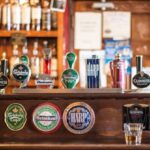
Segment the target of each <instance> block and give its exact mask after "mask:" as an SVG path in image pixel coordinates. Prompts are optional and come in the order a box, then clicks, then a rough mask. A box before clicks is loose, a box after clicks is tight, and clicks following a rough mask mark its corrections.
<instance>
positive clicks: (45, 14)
mask: <svg viewBox="0 0 150 150" xmlns="http://www.w3.org/2000/svg"><path fill="white" fill-rule="evenodd" d="M42 30H48V31H49V30H51V11H50V2H49V1H48V0H44V1H43V8H42Z"/></svg>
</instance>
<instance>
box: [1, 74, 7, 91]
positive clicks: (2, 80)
mask: <svg viewBox="0 0 150 150" xmlns="http://www.w3.org/2000/svg"><path fill="white" fill-rule="evenodd" d="M7 85H8V78H7V77H6V76H4V75H2V74H0V89H4V88H5V87H7Z"/></svg>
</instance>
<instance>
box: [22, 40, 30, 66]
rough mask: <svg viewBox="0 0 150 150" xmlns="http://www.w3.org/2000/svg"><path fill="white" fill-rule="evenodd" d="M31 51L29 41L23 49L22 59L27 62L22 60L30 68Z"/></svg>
mask: <svg viewBox="0 0 150 150" xmlns="http://www.w3.org/2000/svg"><path fill="white" fill-rule="evenodd" d="M28 52H29V50H28V43H27V41H26V42H25V43H24V46H23V47H22V56H24V57H22V58H25V60H22V62H23V63H25V64H26V65H29V66H30V61H29V57H28V56H29V54H28Z"/></svg>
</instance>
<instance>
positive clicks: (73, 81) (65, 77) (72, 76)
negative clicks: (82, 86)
mask: <svg viewBox="0 0 150 150" xmlns="http://www.w3.org/2000/svg"><path fill="white" fill-rule="evenodd" d="M78 82H79V74H78V73H77V72H76V71H75V70H73V69H67V70H65V71H64V72H63V74H62V83H63V84H64V86H65V87H66V88H68V89H72V88H74V87H75V86H76V85H77V83H78Z"/></svg>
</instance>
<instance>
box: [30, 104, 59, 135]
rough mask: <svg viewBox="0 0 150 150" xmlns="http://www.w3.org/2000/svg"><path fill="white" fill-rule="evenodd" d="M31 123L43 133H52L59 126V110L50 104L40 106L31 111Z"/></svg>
mask: <svg viewBox="0 0 150 150" xmlns="http://www.w3.org/2000/svg"><path fill="white" fill-rule="evenodd" d="M32 121H33V124H34V126H35V128H36V129H37V130H39V131H41V132H43V133H52V132H55V131H56V130H57V129H59V127H60V125H61V110H60V109H59V108H58V107H57V106H56V105H54V104H52V103H49V102H47V103H43V104H40V105H39V106H38V107H37V108H35V110H34V111H33V115H32Z"/></svg>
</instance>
